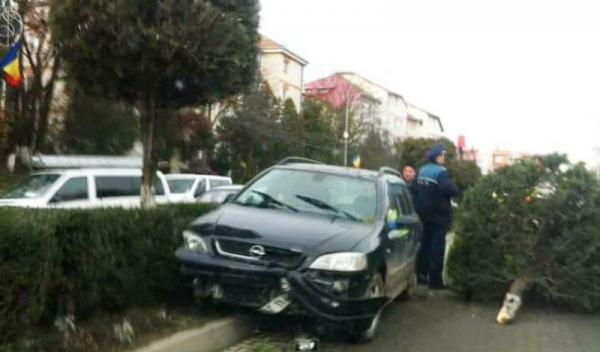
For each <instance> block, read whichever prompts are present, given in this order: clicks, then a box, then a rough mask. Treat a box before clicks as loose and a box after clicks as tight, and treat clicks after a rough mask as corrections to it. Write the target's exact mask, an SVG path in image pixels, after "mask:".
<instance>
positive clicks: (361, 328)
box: [350, 273, 385, 342]
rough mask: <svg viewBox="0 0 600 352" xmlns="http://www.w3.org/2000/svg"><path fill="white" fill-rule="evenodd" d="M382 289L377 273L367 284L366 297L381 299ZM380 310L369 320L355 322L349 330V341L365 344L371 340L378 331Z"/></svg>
mask: <svg viewBox="0 0 600 352" xmlns="http://www.w3.org/2000/svg"><path fill="white" fill-rule="evenodd" d="M384 289H385V285H384V282H383V277H382V276H381V274H380V273H377V274H375V275H373V277H372V278H371V281H370V282H369V287H368V290H367V297H368V298H376V297H381V296H383V295H384ZM382 310H383V308H382V309H380V310H379V311H378V312H377V314H376V315H375V316H374V317H373V318H371V319H370V320H365V321H359V322H355V324H354V328H353V329H352V330H351V331H352V333H351V335H350V340H351V341H353V342H367V341H370V340H372V339H373V338H374V337H375V335H376V334H377V330H378V329H379V323H380V320H381V312H382Z"/></svg>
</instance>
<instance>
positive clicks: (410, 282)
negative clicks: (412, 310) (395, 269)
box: [398, 271, 417, 301]
mask: <svg viewBox="0 0 600 352" xmlns="http://www.w3.org/2000/svg"><path fill="white" fill-rule="evenodd" d="M416 290H417V273H416V272H414V271H413V272H412V273H411V274H410V275H409V276H408V279H407V282H406V288H405V289H404V291H402V293H401V294H400V296H398V300H399V301H407V300H409V299H410V298H411V297H412V296H414V294H415V291H416Z"/></svg>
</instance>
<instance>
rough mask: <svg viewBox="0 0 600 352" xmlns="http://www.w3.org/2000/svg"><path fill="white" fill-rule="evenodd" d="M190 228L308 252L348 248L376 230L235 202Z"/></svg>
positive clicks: (343, 221) (371, 226)
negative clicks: (241, 204)
mask: <svg viewBox="0 0 600 352" xmlns="http://www.w3.org/2000/svg"><path fill="white" fill-rule="evenodd" d="M191 227H192V229H193V230H195V231H197V232H198V233H202V234H211V235H213V236H216V237H217V238H229V239H233V238H235V239H240V240H242V241H245V242H252V243H256V244H261V245H268V246H273V247H279V248H287V249H290V250H295V251H300V252H303V253H305V254H309V255H310V254H313V253H314V252H317V254H318V253H326V252H338V251H349V250H351V249H352V248H353V247H354V246H355V245H356V244H357V243H358V242H359V241H360V240H362V239H363V238H365V237H366V236H367V235H369V234H370V233H372V232H373V231H374V229H375V225H373V224H363V223H359V222H354V221H350V220H346V219H343V218H339V217H333V216H330V215H326V214H316V213H303V212H298V213H294V212H288V211H286V210H279V209H259V208H251V207H246V206H240V205H236V204H225V205H224V206H222V207H220V208H219V209H217V210H215V211H213V212H211V213H209V214H207V215H205V216H203V217H200V218H198V219H197V220H196V221H195V222H194V223H193V224H192V226H191Z"/></svg>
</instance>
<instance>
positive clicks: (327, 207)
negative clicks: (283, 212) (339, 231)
mask: <svg viewBox="0 0 600 352" xmlns="http://www.w3.org/2000/svg"><path fill="white" fill-rule="evenodd" d="M296 198H298V199H300V200H302V201H305V202H306V203H308V204H310V205H313V206H315V207H317V208H319V209H324V210H329V211H331V212H334V213H336V214H338V215H340V214H341V215H344V216H345V217H347V218H348V219H350V220H354V221H360V219H358V218H357V217H356V216H354V215H352V214H350V213H348V212H346V211H343V210H341V209H338V208H336V207H334V206H333V205H331V204H327V203H325V202H323V201H322V200H319V199H316V198H312V197H307V196H303V195H301V194H296Z"/></svg>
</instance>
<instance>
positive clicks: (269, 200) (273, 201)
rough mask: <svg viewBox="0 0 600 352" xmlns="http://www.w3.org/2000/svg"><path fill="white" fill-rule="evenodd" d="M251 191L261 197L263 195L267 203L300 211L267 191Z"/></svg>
mask: <svg viewBox="0 0 600 352" xmlns="http://www.w3.org/2000/svg"><path fill="white" fill-rule="evenodd" d="M251 192H254V193H256V194H259V195H260V196H261V197H263V200H264V202H265V203H266V204H270V205H275V206H277V207H279V208H287V209H289V210H291V211H293V212H298V209H296V208H294V207H293V206H291V205H289V204H285V203H283V202H281V201H279V200H277V199H275V198H273V197H272V196H271V195H270V194H268V193H265V192H261V191H256V190H251ZM244 205H247V204H244Z"/></svg>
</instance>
